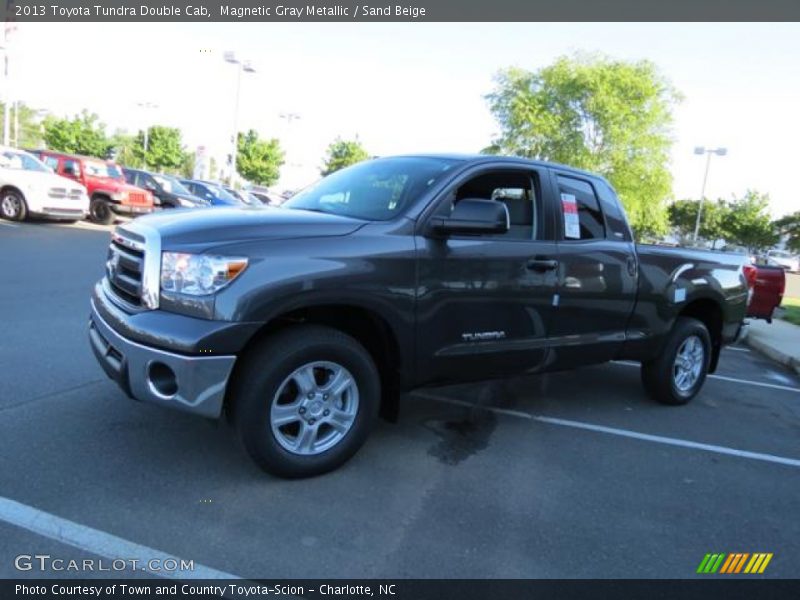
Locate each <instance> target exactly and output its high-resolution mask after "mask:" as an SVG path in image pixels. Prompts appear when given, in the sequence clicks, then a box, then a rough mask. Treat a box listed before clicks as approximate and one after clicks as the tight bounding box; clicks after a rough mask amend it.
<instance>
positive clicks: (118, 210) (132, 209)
mask: <svg viewBox="0 0 800 600" xmlns="http://www.w3.org/2000/svg"><path fill="white" fill-rule="evenodd" d="M110 206H111V210H112V212H113V213H114V214H117V215H123V216H129V217H135V216H138V215H148V214H150V213H151V212H153V210H154V209H153V207H152V206H138V205H135V204H111V205H110Z"/></svg>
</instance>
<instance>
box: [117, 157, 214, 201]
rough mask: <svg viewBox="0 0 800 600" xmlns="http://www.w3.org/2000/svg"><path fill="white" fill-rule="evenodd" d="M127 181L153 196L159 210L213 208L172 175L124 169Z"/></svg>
mask: <svg viewBox="0 0 800 600" xmlns="http://www.w3.org/2000/svg"><path fill="white" fill-rule="evenodd" d="M122 172H123V174H124V175H125V180H126V181H127V182H128V183H130V184H132V185H138V186H139V187H142V188H144V189H146V190H148V191H149V192H151V193H152V194H153V197H154V198H155V204H156V206H157V207H158V208H201V207H207V206H211V203H210V202H208V201H207V200H204V199H203V198H200V197H198V196H196V195H194V194H193V193H192V192H190V191H189V190H187V189H186V187H185V186H184V185H183V184H182V183H181V182H180V181H179V180H178V178H177V177H173V176H172V175H164V174H163V173H151V172H149V171H143V170H141V169H131V168H129V167H124V168H123V169H122Z"/></svg>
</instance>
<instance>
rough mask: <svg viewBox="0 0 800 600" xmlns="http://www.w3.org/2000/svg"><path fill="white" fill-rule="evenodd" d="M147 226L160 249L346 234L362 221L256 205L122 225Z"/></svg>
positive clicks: (174, 213)
mask: <svg viewBox="0 0 800 600" xmlns="http://www.w3.org/2000/svg"><path fill="white" fill-rule="evenodd" d="M139 224H141V225H143V226H147V227H150V228H152V229H155V230H156V231H158V233H159V234H160V235H161V240H162V241H161V246H162V249H164V250H168V249H171V248H172V249H175V248H176V247H184V248H185V247H187V246H195V245H196V246H198V247H204V246H216V245H219V244H227V243H235V242H245V241H251V240H259V239H287V238H298V237H322V236H337V235H347V234H349V233H352V232H354V231H355V230H356V229H358V228H359V227H361V226H363V225H364V224H365V221H360V220H358V219H351V218H349V217H340V216H336V215H330V214H324V213H317V212H310V211H306V210H293V209H288V208H283V209H281V208H261V207H257V206H241V207H215V208H198V209H170V210H166V211H162V212H160V213H157V214H152V215H147V216H144V217H139V218H138V219H136V220H135V221H134V222H133V223H131V224H130V225H125V226H123V228H124V229H126V230H129V231H134V232H135V231H136V229H137V226H138V225H139Z"/></svg>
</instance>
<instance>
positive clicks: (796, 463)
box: [414, 392, 800, 467]
mask: <svg viewBox="0 0 800 600" xmlns="http://www.w3.org/2000/svg"><path fill="white" fill-rule="evenodd" d="M414 395H415V396H418V397H420V398H427V399H428V400H435V401H436V402H444V403H446V404H456V405H458V406H466V407H468V408H483V409H485V410H489V411H491V412H493V413H497V414H501V415H507V416H511V417H522V418H525V419H528V420H530V421H538V422H539V423H547V424H549V425H559V426H561V427H572V428H574V429H584V430H587V431H594V432H596V433H607V434H610V435H616V436H620V437H627V438H633V439H636V440H642V441H645V442H654V443H656V444H666V445H667V446H679V447H681V448H691V449H693V450H704V451H706V452H714V453H716V454H725V455H727V456H736V457H738V458H749V459H751V460H761V461H764V462H771V463H776V464H779V465H787V466H789V467H800V459H796V458H786V457H785V456H775V455H774V454H763V453H761V452H750V451H749V450H738V449H736V448H728V447H727V446H716V445H714V444H703V443H701V442H693V441H691V440H682V439H680V438H671V437H664V436H661V435H651V434H649V433H639V432H638V431H630V430H628V429H618V428H616V427H606V426H605V425H595V424H594V423H584V422H583V421H571V420H568V419H558V418H556V417H543V416H540V415H532V414H529V413H525V412H522V411H518V410H508V409H505V408H495V407H493V406H483V405H476V404H473V403H471V402H465V401H463V400H456V399H454V398H445V397H443V396H439V395H437V394H429V393H426V392H416V393H415V394H414Z"/></svg>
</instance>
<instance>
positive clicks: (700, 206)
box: [694, 146, 728, 244]
mask: <svg viewBox="0 0 800 600" xmlns="http://www.w3.org/2000/svg"><path fill="white" fill-rule="evenodd" d="M694 153H695V154H705V155H706V170H705V173H704V174H703V189H702V191H701V192H700V200H699V202H698V204H697V221H695V224H694V243H695V244H697V236H698V235H699V234H700V218H701V216H702V214H703V201H704V200H705V198H706V182H707V181H708V168H709V167H710V166H711V155H712V154H716V155H717V156H725V155H726V154H727V153H728V149H727V148H706V147H705V146H697V147H696V148H695V149H694Z"/></svg>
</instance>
